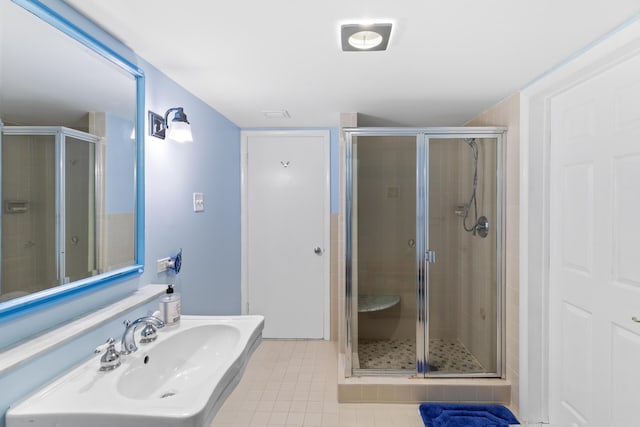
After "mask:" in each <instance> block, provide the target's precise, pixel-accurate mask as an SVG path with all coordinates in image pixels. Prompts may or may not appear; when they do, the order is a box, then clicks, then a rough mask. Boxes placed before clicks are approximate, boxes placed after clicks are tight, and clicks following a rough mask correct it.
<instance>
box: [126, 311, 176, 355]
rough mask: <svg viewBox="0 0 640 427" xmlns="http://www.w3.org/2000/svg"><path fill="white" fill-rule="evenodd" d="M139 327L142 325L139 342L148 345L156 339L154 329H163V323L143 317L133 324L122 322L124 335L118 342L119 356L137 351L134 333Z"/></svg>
mask: <svg viewBox="0 0 640 427" xmlns="http://www.w3.org/2000/svg"><path fill="white" fill-rule="evenodd" d="M140 325H144V329H143V330H142V335H141V336H142V338H141V339H140V342H142V343H148V342H152V341H155V340H156V338H158V335H157V333H156V328H158V329H159V328H164V325H165V323H164V322H163V321H162V320H160V319H158V318H157V317H155V316H144V317H141V318H139V319H136V320H134V321H133V322H129V321H128V320H126V321H125V322H124V326H125V330H124V334H122V341H121V342H120V354H131V353H133V352H134V351H137V350H138V346H137V345H136V339H135V331H136V329H138V326H140Z"/></svg>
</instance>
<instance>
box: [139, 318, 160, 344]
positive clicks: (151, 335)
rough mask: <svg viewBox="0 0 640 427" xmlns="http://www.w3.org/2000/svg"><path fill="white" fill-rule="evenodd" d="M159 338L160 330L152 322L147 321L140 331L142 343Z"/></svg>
mask: <svg viewBox="0 0 640 427" xmlns="http://www.w3.org/2000/svg"><path fill="white" fill-rule="evenodd" d="M157 338H158V331H157V330H156V328H155V327H154V326H153V325H152V324H151V323H146V324H145V325H144V328H142V332H140V343H141V344H147V343H150V342H154V341H155V340H156V339H157Z"/></svg>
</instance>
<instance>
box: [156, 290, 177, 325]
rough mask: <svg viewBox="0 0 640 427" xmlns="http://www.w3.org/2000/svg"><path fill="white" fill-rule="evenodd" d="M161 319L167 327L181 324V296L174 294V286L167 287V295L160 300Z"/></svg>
mask: <svg viewBox="0 0 640 427" xmlns="http://www.w3.org/2000/svg"><path fill="white" fill-rule="evenodd" d="M160 319H162V321H163V322H164V323H165V324H166V325H167V326H171V325H177V324H178V322H180V294H179V293H177V292H174V289H173V285H169V286H167V291H166V293H165V294H164V296H163V297H162V298H161V299H160Z"/></svg>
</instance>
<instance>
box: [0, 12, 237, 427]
mask: <svg viewBox="0 0 640 427" xmlns="http://www.w3.org/2000/svg"><path fill="white" fill-rule="evenodd" d="M46 3H47V5H48V6H50V7H52V8H54V9H56V10H57V11H58V12H59V13H61V14H62V15H63V16H65V17H66V18H67V19H69V20H71V21H72V22H74V23H75V24H76V25H78V26H80V27H82V28H84V29H85V31H87V32H89V33H90V34H91V35H92V36H93V37H95V38H97V39H99V40H100V41H102V42H103V43H106V44H107V45H109V46H110V47H111V48H112V49H114V50H116V51H117V52H118V53H120V54H121V55H123V56H125V57H126V58H128V59H129V60H131V61H132V62H134V63H137V64H138V65H139V66H140V68H142V69H143V70H144V72H145V76H146V107H145V110H152V111H155V112H157V113H160V114H163V113H164V112H165V111H166V110H167V109H168V108H169V107H174V106H182V107H184V109H185V112H186V113H187V115H188V117H189V121H190V122H191V123H192V128H193V135H194V143H193V144H188V145H179V144H177V143H175V142H170V141H161V140H158V139H156V138H152V137H147V138H146V142H145V144H146V148H145V149H146V151H145V168H146V170H145V193H146V194H145V198H146V201H145V207H146V217H145V222H146V224H145V233H146V245H145V258H146V259H145V272H144V273H143V274H142V276H140V277H138V278H136V279H133V280H127V281H122V282H119V283H116V284H114V285H111V286H108V287H106V288H104V289H102V290H100V291H98V292H93V293H90V294H84V295H78V296H76V297H74V298H72V299H70V300H66V301H64V302H63V303H59V304H54V305H51V306H49V307H47V308H46V309H44V310H42V311H40V312H38V313H36V314H32V315H28V316H23V317H21V318H19V319H16V320H13V321H11V322H7V323H3V324H2V325H0V328H1V330H2V333H1V334H0V348H2V346H3V343H8V342H11V341H12V340H13V339H15V338H20V337H27V336H30V335H33V334H34V333H37V332H39V331H43V330H46V329H48V328H51V327H52V326H55V325H57V324H61V323H64V322H67V321H69V320H70V319H73V318H75V317H78V316H80V315H82V314H84V313H87V312H90V311H94V310H95V309H96V308H98V307H102V306H104V305H107V304H110V303H113V302H115V301H118V300H120V299H122V298H123V297H125V296H127V295H129V294H131V293H132V292H133V291H134V290H135V289H137V288H139V287H140V286H143V285H145V284H148V283H173V282H175V283H176V285H177V288H178V291H179V292H181V293H182V297H183V312H185V313H189V314H238V313H240V285H239V284H240V130H239V128H238V127H237V126H235V125H234V124H233V123H231V122H230V121H229V120H227V119H225V118H224V117H223V116H221V115H220V114H219V113H217V112H216V111H215V110H213V109H212V108H210V107H208V106H207V105H205V104H204V103H203V102H202V101H201V100H199V99H197V98H196V97H194V96H193V95H191V94H190V93H189V92H187V91H186V90H184V89H183V88H181V87H180V86H178V85H177V84H175V83H174V82H173V81H171V80H170V79H169V78H167V77H166V76H165V75H163V74H162V73H160V72H159V71H158V70H156V69H154V68H153V67H151V66H150V65H149V64H147V63H146V62H144V61H143V60H141V59H139V58H137V57H136V56H135V55H133V54H132V53H131V52H130V51H127V50H126V48H124V47H123V46H122V45H121V44H119V43H117V42H116V41H114V40H113V39H111V38H109V37H108V36H106V35H105V34H104V33H103V32H102V31H101V30H100V29H99V28H97V27H96V26H95V25H93V24H91V23H89V22H87V21H86V20H85V19H84V18H82V17H79V16H77V15H76V14H75V13H73V11H71V10H69V9H68V7H67V6H66V5H65V4H64V3H62V2H61V1H59V0H47V1H46ZM25 36H26V35H25ZM146 129H147V126H146V124H145V134H146V133H147V132H146ZM193 192H202V193H204V196H205V212H203V213H194V212H193V209H192V193H193ZM179 248H183V250H184V263H183V271H182V272H181V273H180V275H178V276H177V277H175V276H174V275H172V274H167V273H161V274H156V272H155V260H156V259H158V258H162V257H166V256H170V255H174V254H175V253H176V251H177V250H178V249H179ZM155 307H156V304H155V303H154V304H148V305H147V306H143V307H138V308H136V309H135V310H132V312H131V313H129V314H127V315H126V316H123V317H122V318H121V319H117V320H115V321H112V322H109V323H108V324H106V325H103V326H101V327H100V328H98V329H96V330H93V331H91V332H89V333H87V334H85V335H83V336H82V337H79V338H78V339H76V340H74V341H72V342H70V343H66V344H64V345H62V346H60V347H58V348H57V349H55V350H54V351H52V352H50V353H48V354H46V355H44V356H42V357H39V358H37V359H35V360H33V361H31V362H29V363H27V364H25V365H23V366H21V367H19V368H18V369H15V370H13V371H11V372H9V373H7V374H5V375H2V376H0V417H1V418H0V427H4V425H5V422H4V414H5V412H6V410H7V408H8V406H9V405H10V404H11V403H13V402H14V401H16V400H17V399H19V398H20V397H22V396H24V395H26V394H28V393H29V392H30V391H32V390H34V389H36V388H38V387H40V386H41V385H43V384H45V383H46V382H48V381H50V380H51V379H53V378H54V377H56V376H58V375H59V374H61V373H62V372H64V371H65V370H67V369H69V368H70V367H72V366H74V365H76V364H78V363H80V362H81V361H83V360H85V359H87V358H89V357H90V356H92V353H93V349H94V348H95V346H97V345H99V344H101V343H103V342H104V341H105V340H106V338H107V337H109V336H119V335H121V333H122V330H123V327H122V324H121V323H122V320H123V319H124V318H130V319H132V318H135V317H139V316H141V315H143V314H146V313H147V312H148V311H149V310H151V309H153V308H155Z"/></svg>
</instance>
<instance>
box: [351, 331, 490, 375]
mask: <svg viewBox="0 0 640 427" xmlns="http://www.w3.org/2000/svg"><path fill="white" fill-rule="evenodd" d="M358 355H359V359H360V368H362V369H415V358H416V346H415V341H414V340H411V339H404V340H403V339H396V340H368V339H367V340H365V339H361V340H359V342H358ZM429 364H430V366H431V370H432V371H437V372H439V373H471V372H476V373H477V372H485V369H484V367H483V366H482V365H481V364H480V362H478V360H477V359H476V358H475V356H474V355H473V354H472V353H471V352H470V351H469V350H467V348H466V347H465V346H464V345H463V344H462V343H461V342H460V341H459V340H456V339H432V340H429Z"/></svg>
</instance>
